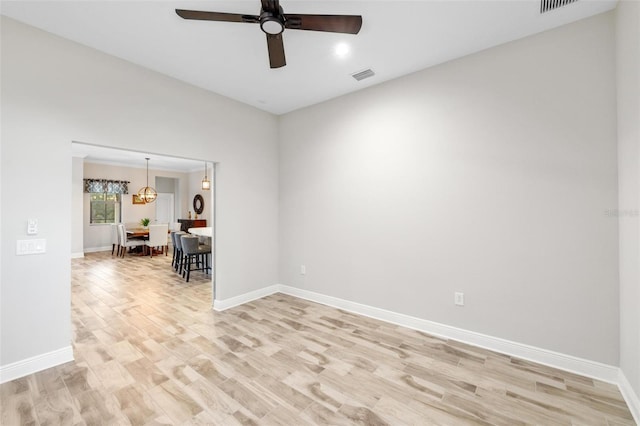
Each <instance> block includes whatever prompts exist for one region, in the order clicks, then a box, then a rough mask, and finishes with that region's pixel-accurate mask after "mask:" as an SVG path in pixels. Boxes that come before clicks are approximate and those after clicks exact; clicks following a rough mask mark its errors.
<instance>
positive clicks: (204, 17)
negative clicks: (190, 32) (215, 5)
mask: <svg viewBox="0 0 640 426" xmlns="http://www.w3.org/2000/svg"><path fill="white" fill-rule="evenodd" d="M176 13H177V14H178V16H180V17H181V18H183V19H195V20H198V21H223V22H246V23H249V24H257V23H258V22H259V21H260V17H259V16H254V15H241V14H239V13H223V12H203V11H200V10H184V9H176Z"/></svg>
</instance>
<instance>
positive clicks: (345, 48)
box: [334, 43, 349, 58]
mask: <svg viewBox="0 0 640 426" xmlns="http://www.w3.org/2000/svg"><path fill="white" fill-rule="evenodd" d="M334 52H335V54H336V56H337V57H339V58H344V57H345V56H347V54H348V53H349V45H348V44H347V43H338V44H337V45H336V48H335V49H334Z"/></svg>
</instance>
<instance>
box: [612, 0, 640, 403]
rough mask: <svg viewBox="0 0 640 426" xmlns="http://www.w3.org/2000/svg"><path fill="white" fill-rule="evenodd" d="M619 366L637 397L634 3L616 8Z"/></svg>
mask: <svg viewBox="0 0 640 426" xmlns="http://www.w3.org/2000/svg"><path fill="white" fill-rule="evenodd" d="M616 24H617V25H616V28H617V31H616V36H617V37H616V42H617V65H618V68H617V70H618V79H617V81H618V168H619V172H618V180H619V185H620V193H619V207H618V208H619V212H618V213H619V223H620V367H621V368H622V371H623V372H624V373H625V376H626V377H627V379H628V380H629V383H630V384H631V386H633V388H634V390H635V392H636V395H640V226H639V225H638V222H639V221H640V217H639V216H638V215H639V214H640V213H638V212H639V211H640V3H638V2H637V1H621V2H620V3H619V4H618V8H617V10H616Z"/></svg>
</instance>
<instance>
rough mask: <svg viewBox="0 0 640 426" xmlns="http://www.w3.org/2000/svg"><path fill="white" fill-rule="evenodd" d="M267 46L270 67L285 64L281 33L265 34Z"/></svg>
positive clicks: (278, 66)
mask: <svg viewBox="0 0 640 426" xmlns="http://www.w3.org/2000/svg"><path fill="white" fill-rule="evenodd" d="M267 47H268V48H269V65H270V66H271V68H280V67H284V66H285V65H287V61H286V60H285V59H284V43H283V42H282V34H267Z"/></svg>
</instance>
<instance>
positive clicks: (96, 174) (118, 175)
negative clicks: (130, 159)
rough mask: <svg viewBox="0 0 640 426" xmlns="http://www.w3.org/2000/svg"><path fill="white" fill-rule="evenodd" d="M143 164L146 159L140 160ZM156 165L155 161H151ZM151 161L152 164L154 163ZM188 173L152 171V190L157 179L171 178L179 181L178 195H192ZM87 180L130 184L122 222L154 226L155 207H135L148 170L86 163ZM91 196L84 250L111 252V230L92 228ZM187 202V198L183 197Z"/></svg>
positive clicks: (85, 201) (85, 219)
mask: <svg viewBox="0 0 640 426" xmlns="http://www.w3.org/2000/svg"><path fill="white" fill-rule="evenodd" d="M141 161H142V163H143V164H144V158H143V157H141ZM151 161H153V159H152V160H151ZM151 161H150V162H151ZM189 175H190V174H189V173H181V172H174V171H168V170H155V169H153V168H149V185H151V186H153V185H154V182H155V179H156V176H161V177H170V178H176V179H179V182H180V183H179V188H178V191H179V193H183V194H186V193H188V192H189V191H190V180H189ZM84 178H85V179H114V180H128V181H129V194H125V195H123V196H122V198H121V216H120V221H121V222H122V223H125V224H129V225H130V226H137V225H139V223H140V220H141V219H142V218H145V217H148V218H149V219H151V222H152V223H153V222H154V221H155V218H156V205H155V204H153V203H152V204H133V194H137V193H138V190H139V189H140V188H142V187H144V186H146V184H147V169H146V167H145V168H136V167H125V166H116V165H110V164H102V163H92V162H89V161H86V162H85V166H84ZM89 198H90V195H89V194H88V193H84V194H83V212H84V214H83V218H82V223H83V227H84V250H85V251H96V250H99V249H104V248H105V247H109V248H111V227H110V226H109V225H101V224H90V223H89V219H90V204H89V201H90V200H89ZM183 198H184V197H183ZM187 207H188V200H186V199H184V200H182V202H181V205H180V211H184V210H186V209H187Z"/></svg>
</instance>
